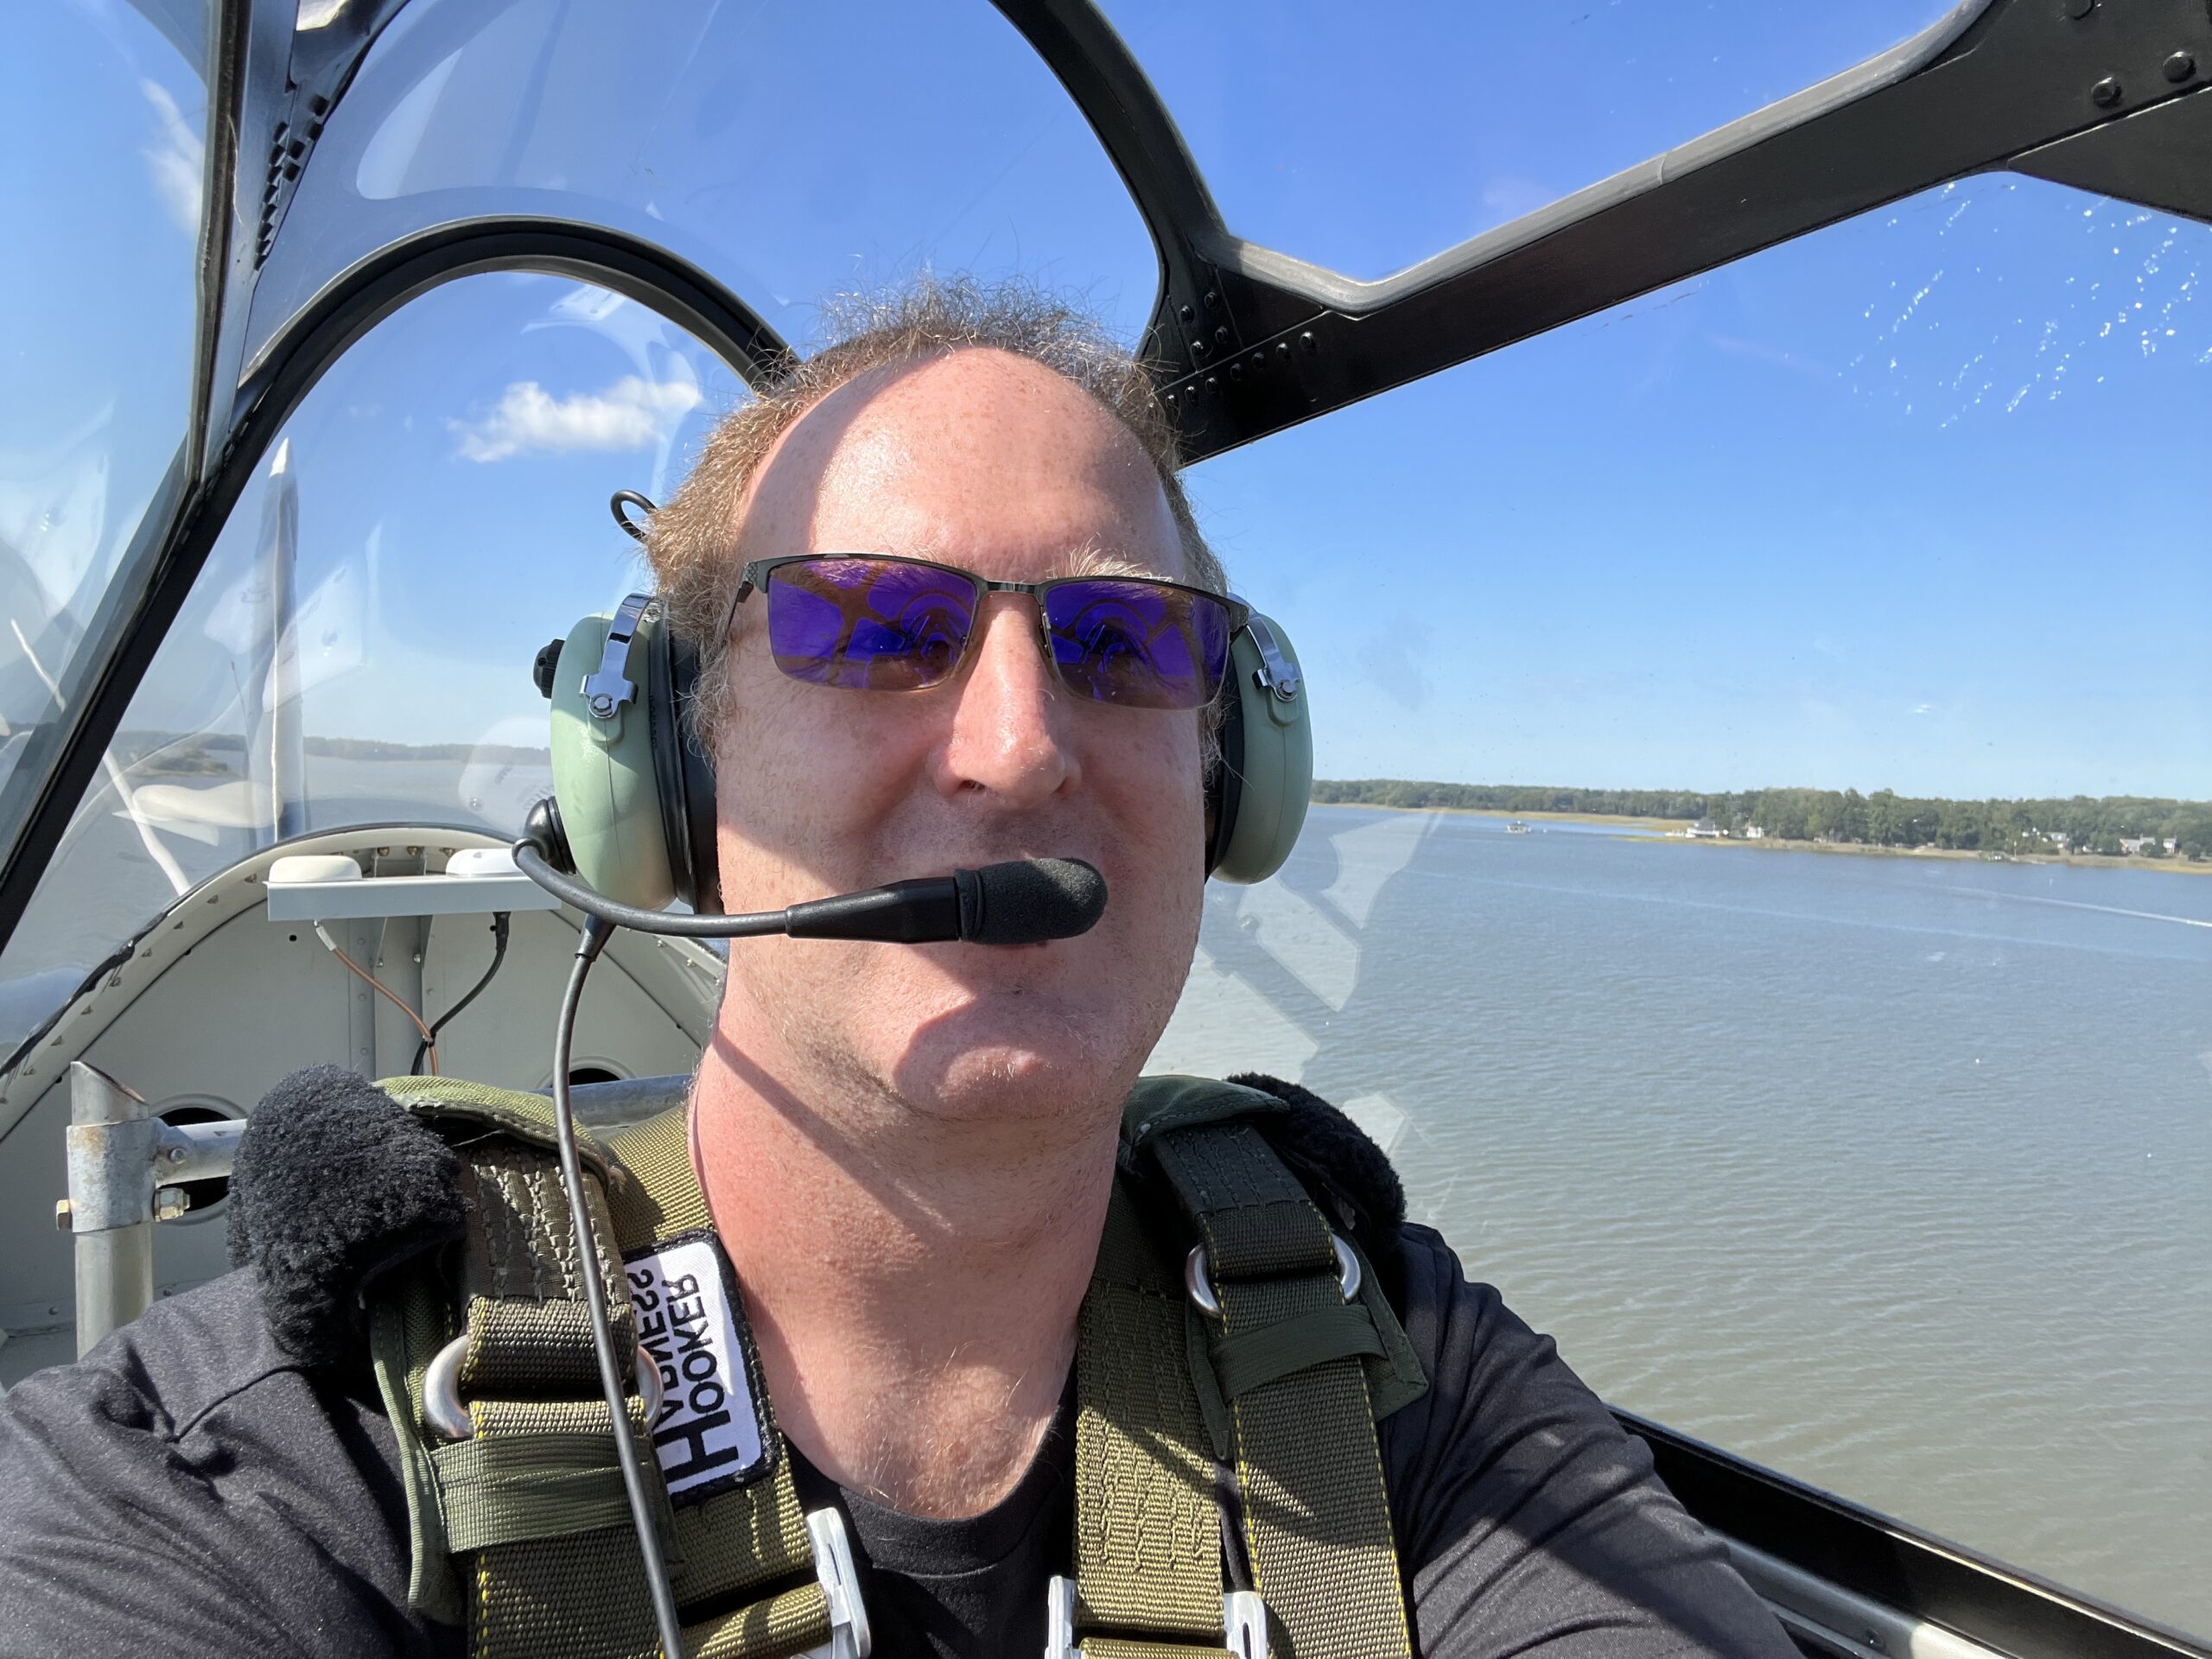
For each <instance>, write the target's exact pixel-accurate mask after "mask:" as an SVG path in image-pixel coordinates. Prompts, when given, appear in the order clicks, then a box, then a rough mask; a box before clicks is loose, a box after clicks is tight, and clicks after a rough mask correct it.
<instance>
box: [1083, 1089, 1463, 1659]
mask: <svg viewBox="0 0 2212 1659" xmlns="http://www.w3.org/2000/svg"><path fill="white" fill-rule="evenodd" d="M1267 1109H1281V1107H1280V1103H1277V1102H1275V1101H1274V1100H1273V1098H1272V1097H1269V1096H1255V1094H1254V1093H1253V1091H1251V1090H1239V1089H1236V1088H1233V1087H1230V1086H1228V1085H1224V1084H1215V1083H1211V1082H1207V1081H1205V1080H1193V1079H1174V1078H1160V1079H1147V1080H1145V1082H1144V1083H1142V1084H1140V1085H1139V1087H1138V1090H1137V1092H1136V1093H1135V1094H1134V1095H1133V1096H1131V1099H1130V1103H1129V1108H1128V1122H1127V1127H1126V1128H1125V1141H1124V1149H1123V1159H1122V1175H1123V1179H1117V1180H1116V1183H1115V1188H1114V1192H1113V1196H1112V1199H1111V1202H1110V1204H1109V1209H1108V1211H1107V1219H1106V1227H1105V1232H1104V1236H1103V1239H1102V1241H1101V1244H1100V1249H1099V1257H1098V1265H1097V1268H1096V1270H1095V1272H1094V1274H1093V1275H1092V1279H1091V1284H1090V1291H1089V1293H1088V1294H1086V1296H1085V1297H1084V1304H1083V1309H1082V1313H1081V1315H1080V1317H1079V1323H1078V1327H1077V1351H1076V1354H1077V1357H1076V1366H1077V1385H1076V1395H1077V1422H1076V1524H1075V1558H1076V1559H1075V1567H1076V1573H1075V1586H1074V1605H1073V1609H1072V1618H1071V1625H1072V1629H1071V1631H1070V1634H1071V1636H1072V1637H1073V1638H1074V1639H1075V1643H1077V1645H1079V1646H1080V1648H1081V1650H1082V1652H1083V1654H1084V1656H1085V1659H1173V1656H1177V1655H1197V1654H1214V1655H1219V1654H1221V1653H1223V1652H1224V1650H1225V1649H1224V1641H1225V1640H1231V1639H1234V1636H1233V1633H1226V1632H1225V1631H1224V1598H1223V1538H1222V1532H1221V1505H1220V1500H1219V1497H1218V1496H1217V1464H1219V1463H1230V1465H1231V1466H1232V1467H1233V1469H1234V1471H1235V1477H1236V1487H1237V1490H1238V1492H1239V1494H1240V1496H1241V1503H1239V1504H1238V1505H1237V1510H1238V1514H1239V1518H1240V1522H1241V1527H1240V1530H1241V1534H1242V1536H1241V1540H1240V1542H1241V1546H1242V1552H1243V1557H1244V1560H1245V1561H1246V1562H1247V1563H1248V1564H1249V1567H1250V1573H1251V1579H1252V1584H1253V1587H1254V1588H1255V1590H1256V1591H1257V1592H1258V1593H1259V1596H1260V1598H1261V1599H1262V1600H1263V1601H1264V1602H1265V1604H1266V1607H1267V1612H1268V1623H1269V1625H1270V1627H1271V1629H1272V1631H1273V1635H1274V1651H1275V1652H1276V1653H1278V1654H1281V1655H1287V1656H1297V1659H1337V1656H1343V1659H1370V1656H1372V1659H1398V1656H1409V1655H1410V1654H1411V1651H1412V1637H1411V1635H1410V1632H1409V1630H1408V1625H1407V1620H1406V1614H1405V1605H1404V1600H1403V1592H1402V1587H1401V1585H1400V1581H1399V1573H1398V1560H1397V1554H1396V1550H1395V1546H1394V1543H1393V1541H1392V1537H1391V1530H1390V1514H1389V1495H1388V1493H1387V1492H1386V1491H1385V1490H1384V1487H1383V1467H1382V1459H1381V1455H1380V1452H1379V1449H1378V1447H1377V1444H1376V1433H1375V1420H1376V1415H1377V1414H1378V1412H1380V1413H1381V1414H1387V1412H1388V1411H1389V1410H1392V1409H1395V1408H1397V1407H1398V1406H1401V1405H1403V1404H1405V1403H1406V1402H1408V1401H1409V1400H1411V1399H1414V1398H1416V1397H1418V1395H1420V1394H1421V1392H1423V1391H1424V1390H1425V1389H1426V1388H1427V1380H1426V1379H1425V1378H1424V1377H1423V1376H1421V1370H1420V1366H1419V1363H1418V1362H1417V1361H1416V1359H1415V1358H1414V1355H1413V1352H1412V1350H1411V1346H1410V1344H1408V1342H1407V1341H1406V1338H1405V1334H1404V1332H1403V1331H1402V1330H1401V1329H1400V1328H1399V1326H1398V1324H1397V1321H1396V1319H1395V1315H1394V1314H1392V1313H1391V1312H1390V1311H1389V1304H1388V1303H1387V1302H1386V1301H1385V1300H1383V1297H1382V1295H1381V1294H1380V1291H1379V1290H1378V1289H1377V1288H1376V1287H1374V1286H1373V1285H1372V1284H1371V1283H1369V1284H1366V1285H1363V1287H1361V1289H1362V1294H1361V1295H1360V1296H1359V1297H1358V1299H1357V1300H1351V1299H1348V1298H1347V1296H1346V1294H1345V1282H1344V1276H1343V1264H1344V1259H1345V1258H1344V1257H1340V1256H1339V1255H1338V1241H1337V1240H1336V1238H1335V1236H1334V1235H1333V1234H1332V1232H1331V1230H1330V1229H1329V1227H1328V1224H1327V1223H1326V1222H1325V1220H1324V1219H1323V1217H1322V1216H1321V1213H1320V1211H1319V1210H1318V1209H1317V1208H1316V1207H1315V1206H1314V1205H1313V1200H1312V1199H1311V1198H1308V1197H1307V1196H1306V1192H1305V1189H1304V1188H1303V1187H1302V1186H1301V1185H1300V1184H1299V1182H1298V1181H1297V1179H1295V1178H1294V1176H1293V1175H1292V1174H1291V1173H1290V1172H1289V1171H1288V1170H1287V1168H1286V1167H1285V1166H1284V1165H1283V1163H1282V1161H1281V1159H1280V1158H1278V1157H1277V1156H1276V1155H1275V1154H1274V1150H1273V1149H1272V1148H1271V1147H1269V1146H1268V1143H1267V1141H1265V1140H1264V1139H1263V1138H1262V1136H1261V1135H1260V1134H1259V1133H1258V1131H1256V1130H1255V1129H1254V1128H1251V1126H1250V1124H1249V1122H1243V1121H1236V1120H1237V1118H1238V1117H1239V1116H1240V1115H1243V1116H1249V1115H1251V1114H1253V1113H1255V1112H1263V1111H1265V1110H1267ZM1147 1160H1154V1161H1155V1162H1156V1166H1157V1168H1158V1171H1159V1173H1160V1175H1162V1176H1164V1177H1165V1178H1166V1179H1165V1181H1164V1182H1159V1181H1155V1182H1154V1183H1153V1185H1154V1187H1155V1188H1156V1187H1157V1186H1159V1185H1166V1187H1167V1188H1169V1189H1170V1190H1171V1191H1172V1192H1173V1195H1174V1198H1175V1199H1176V1200H1177V1202H1178V1203H1179V1205H1180V1206H1181V1208H1182V1210H1183V1211H1185V1214H1186V1215H1187V1217H1188V1218H1189V1221H1190V1222H1191V1223H1192V1224H1195V1226H1196V1229H1197V1231H1198V1237H1199V1239H1200V1241H1201V1243H1203V1246H1204V1257H1203V1260H1204V1262H1205V1267H1206V1271H1205V1275H1204V1277H1205V1288H1206V1289H1207V1290H1208V1291H1209V1292H1210V1294H1211V1295H1212V1297H1213V1298H1214V1300H1216V1302H1217V1306H1218V1309H1219V1312H1218V1315H1217V1316H1202V1315H1201V1313H1199V1312H1198V1306H1197V1304H1196V1302H1195V1300H1194V1299H1193V1296H1192V1295H1191V1294H1186V1282H1185V1263H1184V1262H1183V1261H1182V1260H1181V1259H1180V1258H1179V1253H1178V1252H1163V1251H1162V1249H1160V1244H1159V1243H1158V1242H1157V1241H1159V1240H1160V1239H1161V1238H1163V1237H1172V1236H1175V1235H1177V1234H1178V1233H1182V1234H1183V1236H1185V1237H1187V1236H1188V1234H1187V1233H1185V1232H1184V1230H1183V1229H1181V1228H1179V1227H1176V1226H1174V1225H1173V1223H1172V1222H1167V1223H1166V1224H1163V1221H1164V1219H1165V1218H1163V1217H1160V1215H1158V1214H1156V1213H1155V1214H1147V1212H1146V1211H1145V1210H1144V1209H1143V1207H1142V1206H1143V1201H1144V1195H1145V1181H1144V1170H1145V1168H1146V1164H1147ZM1345 1249H1346V1250H1347V1252H1349V1253H1351V1255H1352V1257H1353V1259H1358V1258H1357V1254H1356V1252H1352V1251H1351V1247H1350V1246H1349V1245H1346V1246H1345ZM1360 1265H1361V1266H1362V1268H1363V1267H1364V1262H1363V1260H1361V1262H1360ZM1369 1277H1370V1279H1371V1275H1369ZM1370 1383H1372V1385H1373V1386H1372V1388H1371V1389H1370ZM1378 1402H1380V1404H1379V1405H1378Z"/></svg>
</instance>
